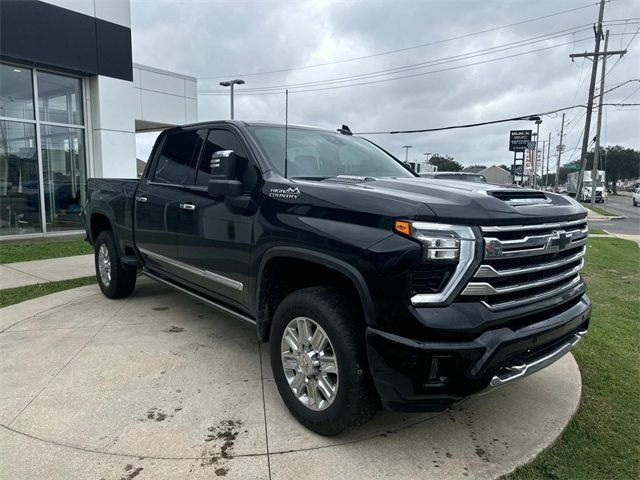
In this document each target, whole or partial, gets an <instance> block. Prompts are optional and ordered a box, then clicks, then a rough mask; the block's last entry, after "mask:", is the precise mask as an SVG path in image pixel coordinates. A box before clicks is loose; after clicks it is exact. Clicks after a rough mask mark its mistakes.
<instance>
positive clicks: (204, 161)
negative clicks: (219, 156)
mask: <svg viewBox="0 0 640 480" xmlns="http://www.w3.org/2000/svg"><path fill="white" fill-rule="evenodd" d="M221 150H233V152H234V153H235V155H236V178H237V179H238V180H240V181H241V182H242V185H243V187H244V190H245V192H250V191H252V190H253V188H254V187H255V185H256V184H257V179H258V174H257V171H256V169H255V166H254V165H253V164H252V163H251V162H250V161H249V158H248V156H247V151H246V150H245V149H244V147H243V146H242V143H241V142H240V140H239V139H238V137H236V135H235V134H234V133H233V132H230V131H229V130H211V131H210V132H209V135H208V136H207V140H206V142H205V144H204V148H203V149H202V155H201V156H200V163H199V165H198V172H197V175H196V182H195V183H196V185H199V186H202V187H204V186H206V185H207V183H208V182H209V179H210V178H211V156H212V155H213V154H214V153H216V152H219V151H221Z"/></svg>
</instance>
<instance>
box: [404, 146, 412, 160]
mask: <svg viewBox="0 0 640 480" xmlns="http://www.w3.org/2000/svg"><path fill="white" fill-rule="evenodd" d="M402 148H404V163H409V149H410V148H413V145H403V146H402Z"/></svg>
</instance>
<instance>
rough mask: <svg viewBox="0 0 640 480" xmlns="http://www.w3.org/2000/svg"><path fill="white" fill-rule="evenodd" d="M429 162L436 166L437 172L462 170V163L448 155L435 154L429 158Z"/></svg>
mask: <svg viewBox="0 0 640 480" xmlns="http://www.w3.org/2000/svg"><path fill="white" fill-rule="evenodd" d="M429 163H430V164H431V165H435V166H436V167H438V171H439V172H459V171H460V170H462V165H461V164H460V163H458V162H456V161H455V160H454V159H453V157H451V156H449V155H445V156H444V157H443V156H442V155H438V154H435V155H433V156H432V157H431V158H430V159H429Z"/></svg>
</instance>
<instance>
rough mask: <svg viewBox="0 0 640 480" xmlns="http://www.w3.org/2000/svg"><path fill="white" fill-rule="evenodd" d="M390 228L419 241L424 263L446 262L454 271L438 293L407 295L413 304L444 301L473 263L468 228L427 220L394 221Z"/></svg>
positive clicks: (473, 246)
mask: <svg viewBox="0 0 640 480" xmlns="http://www.w3.org/2000/svg"><path fill="white" fill-rule="evenodd" d="M394 230H395V231H396V233H399V234H401V235H404V236H408V237H412V238H414V239H416V240H417V241H419V242H420V243H421V244H422V260H423V262H424V263H425V264H429V263H431V264H434V265H436V264H438V265H441V264H443V263H449V264H452V265H453V266H454V269H455V270H454V272H453V274H452V275H451V277H450V278H449V280H448V282H447V284H446V285H445V286H444V287H443V288H442V290H441V291H440V292H438V293H419V294H415V295H413V296H412V297H411V302H412V303H413V304H414V305H419V304H426V303H440V302H444V301H446V300H447V299H448V298H449V297H450V295H451V294H452V292H453V291H454V290H455V288H456V286H457V285H458V284H459V283H460V281H461V280H462V278H463V277H464V276H465V274H466V273H467V272H468V270H469V268H470V267H471V265H472V264H473V260H474V251H475V242H476V236H475V234H474V231H473V229H472V228H471V227H467V226H464V225H449V224H443V223H430V222H408V221H405V220H396V222H395V223H394Z"/></svg>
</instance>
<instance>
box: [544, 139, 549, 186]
mask: <svg viewBox="0 0 640 480" xmlns="http://www.w3.org/2000/svg"><path fill="white" fill-rule="evenodd" d="M549 157H551V132H549V140H548V141H547V174H546V175H545V177H544V189H545V190H546V189H547V187H548V186H549Z"/></svg>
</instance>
